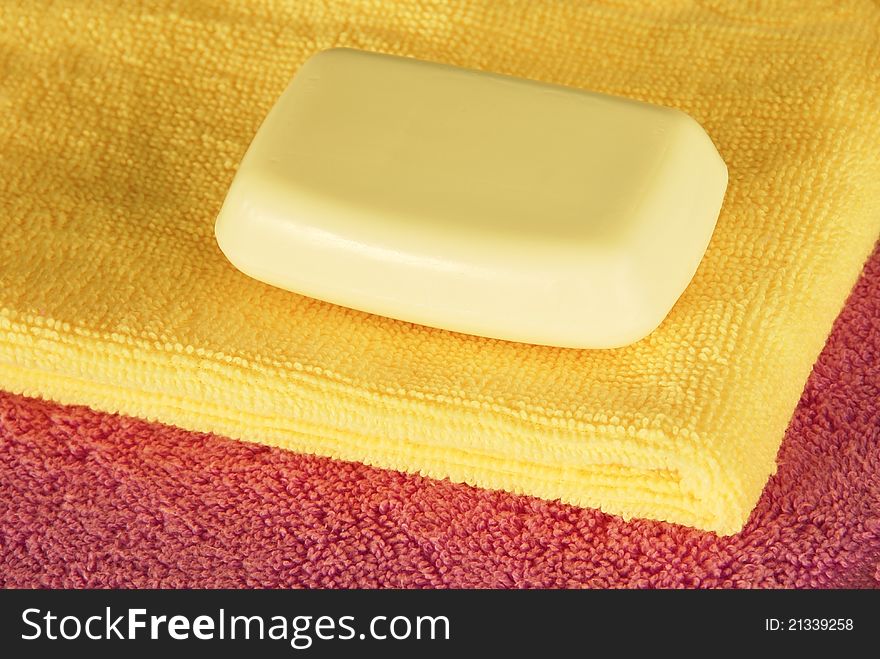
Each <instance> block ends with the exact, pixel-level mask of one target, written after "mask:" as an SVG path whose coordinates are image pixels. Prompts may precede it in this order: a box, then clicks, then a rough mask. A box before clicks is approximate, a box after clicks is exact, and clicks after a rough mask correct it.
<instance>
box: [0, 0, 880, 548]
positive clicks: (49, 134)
mask: <svg viewBox="0 0 880 659" xmlns="http://www.w3.org/2000/svg"><path fill="white" fill-rule="evenodd" d="M340 45H345V46H352V47H356V48H363V49H372V50H378V51H384V52H389V53H397V54H403V55H412V56H416V57H419V58H422V59H431V60H439V61H443V62H448V63H452V64H457V65H462V66H467V67H474V68H480V69H486V70H490V71H497V72H501V73H507V74H513V75H518V76H523V77H527V78H535V79H540V80H546V81H551V82H555V83H561V84H565V85H571V86H575V87H581V88H585V89H591V90H598V91H602V92H609V93H612V94H619V95H625V96H631V97H634V98H639V99H643V100H646V101H650V102H654V103H661V104H665V105H670V106H675V107H679V108H682V109H684V110H686V111H687V112H689V113H691V114H692V115H693V116H695V117H696V118H697V119H698V120H699V121H700V122H701V123H702V124H703V125H704V126H705V127H706V129H707V130H708V132H709V134H710V135H711V136H712V137H713V139H714V140H715V142H716V144H717V146H718V148H719V150H720V152H721V154H722V156H723V157H724V159H725V160H726V162H727V164H728V167H729V169H730V187H729V190H728V193H727V199H726V203H725V206H724V209H723V211H722V214H721V217H720V219H719V221H718V228H717V231H716V233H715V236H714V238H713V240H712V243H711V245H710V247H709V250H708V253H707V255H706V258H705V260H704V262H703V264H702V265H701V267H700V269H699V272H698V274H697V276H696V278H695V280H694V282H693V283H692V285H691V286H690V287H689V288H688V290H687V291H686V293H685V294H684V296H683V297H682V298H681V300H680V301H679V303H678V304H677V305H676V306H675V308H674V309H673V311H672V313H671V315H670V316H669V317H668V318H667V319H666V321H665V322H664V323H663V324H662V326H661V327H660V328H659V329H658V330H657V331H656V332H655V333H653V334H652V335H651V336H650V337H648V338H647V339H645V340H643V341H641V342H639V343H637V344H635V345H633V346H630V347H627V348H624V349H620V350H614V351H578V350H564V349H554V348H547V347H535V346H527V345H518V344H514V343H505V342H499V341H492V340H488V339H479V338H474V337H469V336H463V335H458V334H453V333H449V332H444V331H439V330H432V329H427V328H424V327H419V326H414V325H410V324H407V323H403V322H398V321H393V320H389V319H385V318H380V317H376V316H370V315H367V314H364V313H359V312H355V311H351V310H347V309H343V308H340V307H335V306H332V305H329V304H325V303H322V302H317V301H315V300H311V299H308V298H304V297H300V296H297V295H294V294H291V293H287V292H284V291H281V290H277V289H274V288H271V287H269V286H266V285H263V284H260V283H258V282H256V281H254V280H252V279H249V278H248V277H246V276H244V275H243V274H241V273H239V272H237V271H236V270H235V269H234V268H233V267H232V266H231V265H230V264H229V263H228V262H227V261H226V259H225V258H223V256H222V255H221V253H220V252H219V250H218V249H217V247H216V245H215V242H214V238H213V234H212V230H213V222H214V218H215V216H216V214H217V211H218V209H219V208H220V204H221V202H222V201H223V198H224V195H225V193H226V190H227V187H228V185H229V183H230V181H231V179H232V175H233V173H234V170H235V167H236V164H237V163H238V161H239V159H240V157H241V156H242V154H243V153H244V151H245V149H246V148H247V146H248V143H249V141H250V139H251V138H252V136H253V135H254V133H255V131H256V129H257V127H258V126H259V124H260V122H261V120H262V118H263V117H264V116H265V114H266V112H267V111H268V109H269V108H270V106H271V105H272V104H273V103H274V101H275V99H276V98H277V96H278V95H279V94H280V92H281V91H282V90H283V89H284V87H285V86H286V85H287V83H288V81H289V80H290V78H291V76H292V75H293V74H294V72H295V71H296V69H297V66H298V65H299V64H300V63H302V62H303V61H304V60H305V59H306V58H307V57H308V56H309V55H311V54H312V53H314V52H316V51H318V50H321V49H324V48H329V47H331V46H340ZM878 76H880V9H878V6H877V5H876V4H873V3H872V2H868V1H862V2H858V1H852V2H816V1H815V0H804V1H803V2H795V1H788V2H768V3H758V2H749V3H744V4H743V5H741V6H740V5H735V4H729V3H724V2H719V1H715V0H712V1H704V2H699V3H691V2H682V1H678V0H676V1H665V0H658V1H657V2H637V3H629V2H621V1H614V2H610V1H609V2H589V3H586V2H574V1H567V2H555V1H551V0H544V1H541V2H534V1H528V0H522V1H517V2H494V1H490V0H486V1H482V2H427V1H419V2H392V1H390V0H387V1H386V0H374V1H372V2H324V1H318V0H307V1H296V0H290V1H287V2H268V1H259V2H258V1H250V0H247V1H246V0H241V1H239V2H219V1H201V2H193V1H192V0H182V1H180V2H172V1H166V2H144V3H139V4H136V3H116V2H104V3H101V2H91V3H82V2H77V1H75V0H71V1H69V2H53V3H51V4H49V3H47V4H43V3H38V2H33V1H27V2H22V3H20V4H16V3H14V2H13V3H9V2H4V3H3V4H2V5H0V110H2V111H0V309H2V313H0V387H3V388H6V389H10V390H12V391H15V392H23V393H26V394H31V395H41V396H45V397H49V398H53V399H56V400H59V401H61V402H65V403H84V404H87V405H91V406H93V407H95V408H98V409H101V410H107V411H120V412H124V413H127V414H132V415H137V416H141V417H146V418H149V419H158V420H160V421H164V422H167V423H172V424H177V425H179V426H183V427H185V428H191V429H199V430H210V431H214V432H217V433H220V434H223V435H227V436H230V437H236V438H242V439H246V440H253V441H259V442H265V443H268V444H275V445H279V446H283V447H287V448H290V449H293V450H296V451H305V452H309V453H317V454H321V455H328V456H334V457H337V458H342V459H347V460H360V461H364V462H367V463H370V464H373V465H379V466H382V467H387V468H394V469H402V470H406V471H411V472H421V473H423V474H427V475H429V476H433V477H438V478H442V477H449V478H451V479H453V480H456V481H464V482H467V483H472V484H474V485H478V486H481V487H487V488H502V489H505V490H510V491H514V492H522V493H528V494H532V495H537V496H540V497H546V498H560V499H562V500H563V501H567V502H571V503H575V504H578V505H583V506H595V507H599V508H601V509H602V510H605V511H608V512H610V513H617V514H621V515H624V516H626V517H630V516H638V517H649V518H655V519H662V520H669V521H672V522H679V523H682V524H687V525H692V526H697V527H701V528H704V529H712V530H715V531H718V532H721V533H732V532H735V531H737V530H738V529H740V528H741V526H742V524H743V523H744V521H745V520H746V518H747V517H748V515H749V513H750V511H751V509H752V507H753V506H754V504H755V502H756V500H757V498H758V496H759V494H760V492H761V489H762V487H763V486H764V484H765V482H766V481H767V478H768V476H769V475H770V474H771V473H772V472H773V470H774V464H775V461H774V458H775V455H776V451H777V449H778V447H779V444H780V441H781V439H782V436H783V433H784V430H785V427H786V424H787V422H788V419H789V416H790V414H791V412H792V410H793V408H794V406H795V404H796V401H797V399H798V397H799V395H800V393H801V390H802V387H803V384H804V382H805V380H806V378H807V375H808V374H809V371H810V367H811V365H812V363H813V361H814V359H815V357H816V356H817V354H818V352H819V351H820V349H821V347H822V344H823V342H824V340H825V338H826V336H827V333H828V331H829V329H830V327H831V323H832V321H833V319H834V317H835V315H836V314H837V313H838V311H839V310H840V308H841V305H842V303H843V302H844V299H845V297H846V295H847V293H848V291H849V290H850V287H851V286H852V284H853V282H854V281H855V279H856V277H857V275H858V273H859V270H860V266H861V265H862V263H863V261H864V259H865V258H866V257H867V255H868V252H869V250H870V249H871V247H872V244H873V243H874V241H875V239H876V238H877V235H878V229H880V207H878V202H880V77H878ZM498 110H499V112H503V111H504V108H499V109H498ZM145 441H147V439H146V438H145Z"/></svg>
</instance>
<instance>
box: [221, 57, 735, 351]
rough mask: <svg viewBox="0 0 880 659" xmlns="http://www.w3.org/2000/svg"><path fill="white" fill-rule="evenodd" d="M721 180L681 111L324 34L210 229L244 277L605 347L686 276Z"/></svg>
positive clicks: (493, 331) (716, 161)
mask: <svg viewBox="0 0 880 659" xmlns="http://www.w3.org/2000/svg"><path fill="white" fill-rule="evenodd" d="M726 186H727V168H726V167H725V165H724V163H723V162H722V160H721V158H720V157H719V155H718V152H717V151H716V149H715V147H714V145H713V144H712V141H711V140H710V139H709V137H708V136H707V135H706V133H705V131H704V130H703V129H702V128H701V127H700V125H699V124H698V123H697V122H696V121H694V120H693V119H692V118H691V117H689V116H688V115H686V114H684V113H683V112H680V111H678V110H674V109H670V108H665V107H660V106H655V105H649V104H646V103H641V102H638V101H633V100H628V99H623V98H616V97H612V96H606V95H603V94H596V93H591V92H585V91H580V90H576V89H570V88H566V87H561V86H557V85H549V84H544V83H539V82H533V81H528V80H520V79H516V78H510V77H505V76H500V75H494V74H488V73H482V72H477V71H471V70H466V69H459V68H456V67H451V66H446V65H442V64H434V63H426V62H420V61H417V60H413V59H406V58H401V57H394V56H388V55H378V54H373V53H366V52H361V51H356V50H349V49H334V50H328V51H325V52H322V53H319V54H318V55H315V56H313V57H312V58H311V59H309V60H308V61H307V62H306V63H305V64H304V65H303V66H302V67H301V68H300V70H299V71H298V72H297V74H296V76H295V77H294V79H293V81H292V82H291V84H290V86H289V87H288V88H287V90H286V91H285V92H284V94H283V95H282V96H281V98H280V99H279V101H278V102H277V104H276V105H275V107H274V108H273V109H272V110H271V112H270V113H269V116H268V117H267V118H266V120H265V122H264V123H263V125H262V127H261V128H260V130H259V132H258V133H257V135H256V137H255V138H254V141H253V143H252V144H251V146H250V149H249V150H248V152H247V154H246V155H245V157H244V159H243V160H242V162H241V165H240V167H239V169H238V172H237V174H236V176H235V179H234V181H233V183H232V186H231V188H230V190H229V194H228V196H227V198H226V201H225V203H224V205H223V207H222V210H221V212H220V215H219V217H218V218H217V224H216V236H217V240H218V243H219V245H220V247H221V249H222V251H223V252H224V253H225V254H226V256H227V257H228V258H229V260H230V261H231V262H232V263H233V264H234V265H235V266H236V267H238V268H239V269H240V270H242V271H243V272H245V273H247V274H248V275H250V276H252V277H255V278H256V279H259V280H261V281H264V282H267V283H269V284H273V285H275V286H280V287H283V288H286V289H289V290H291V291H295V292H297V293H301V294H304V295H308V296H312V297H315V298H319V299H321V300H326V301H328V302H333V303H336V304H340V305H345V306H348V307H352V308H355V309H360V310H362V311H367V312H371V313H375V314H382V315H385V316H390V317H392V318H398V319H401V320H405V321H410V322H413V323H420V324H424V325H429V326H433V327H439V328H443V329H448V330H454V331H457V332H465V333H469V334H477V335H481V336H487V337H493V338H498V339H507V340H512V341H523V342H527V343H537V344H547V345H554V346H564V347H573V348H610V347H617V346H623V345H626V344H628V343H631V342H634V341H637V340H639V339H641V338H642V337H644V336H646V335H647V334H648V333H650V332H651V331H652V330H653V329H654V328H656V327H657V325H658V324H659V323H660V322H661V321H662V320H663V318H664V317H665V316H666V315H667V313H668V312H669V310H670V309H671V308H672V306H673V304H674V303H675V301H676V300H677V299H678V297H679V296H680V295H681V293H682V292H683V291H684V290H685V287H686V286H687V285H688V283H689V282H690V280H691V278H692V277H693V275H694V272H695V271H696V269H697V266H698V264H699V262H700V259H701V258H702V256H703V253H704V252H705V250H706V246H707V244H708V242H709V239H710V237H711V235H712V231H713V229H714V226H715V222H716V219H717V217H718V213H719V209H720V207H721V202H722V199H723V196H724V191H725V188H726Z"/></svg>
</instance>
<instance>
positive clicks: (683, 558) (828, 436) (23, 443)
mask: <svg viewBox="0 0 880 659" xmlns="http://www.w3.org/2000/svg"><path fill="white" fill-rule="evenodd" d="M878 399H880V250H878V251H877V252H875V255H874V258H873V260H872V261H871V262H870V263H869V265H868V267H867V269H866V271H865V276H864V278H863V279H862V281H861V283H860V284H859V285H858V286H857V288H856V290H855V292H854V293H853V295H852V297H851V298H850V301H849V303H848V305H847V307H846V309H845V310H844V312H843V313H842V314H841V317H840V319H839V320H838V323H837V326H836V328H835V330H834V332H833V333H832V335H831V338H830V339H829V341H828V344H827V346H826V348H825V351H824V352H823V353H822V356H821V357H820V358H819V361H818V363H817V364H816V367H815V368H814V370H813V374H812V376H811V377H810V380H809V383H808V384H807V387H806V390H805V392H804V395H803V397H802V398H801V402H800V405H799V407H798V409H797V411H796V413H795V415H794V419H793V420H792V423H791V425H790V426H789V430H788V434H787V435H786V439H785V441H784V443H783V445H782V449H781V450H780V453H779V464H780V466H779V471H778V473H777V474H776V476H775V477H773V478H772V479H771V480H770V482H769V484H768V485H767V487H766V488H765V490H764V494H763V495H762V497H761V500H760V501H759V503H758V506H757V508H756V510H755V511H754V513H753V514H752V517H751V519H750V520H749V522H748V524H747V525H746V527H745V529H744V530H743V531H742V532H741V533H739V534H738V535H734V536H728V537H718V536H717V535H715V534H714V533H709V532H701V531H696V530H694V529H687V528H684V527H681V526H676V525H672V524H665V523H662V522H650V521H645V520H637V521H631V522H628V523H627V522H624V521H623V520H621V519H620V518H619V517H612V516H609V515H605V514H603V513H600V512H598V511H596V510H583V509H579V508H575V507H572V506H566V505H563V504H560V503H551V502H547V501H541V500H539V499H535V498H531V497H525V496H516V495H511V494H506V493H502V492H487V491H485V490H479V489H476V488H472V487H469V486H466V485H457V484H453V483H450V482H448V481H434V480H431V479H427V478H422V477H420V476H412V475H405V474H402V473H399V472H392V471H385V470H380V469H375V468H372V467H367V466H365V465H362V464H356V463H347V462H342V461H337V460H328V459H326V458H317V457H313V456H304V455H298V454H295V453H291V452H289V451H283V450H279V449H274V448H268V447H261V446H255V445H253V444H245V443H242V442H232V441H229V440H226V439H222V438H218V437H214V436H212V435H205V434H200V433H194V432H186V431H183V430H180V429H176V428H171V427H168V426H161V425H158V424H150V423H147V422H144V421H138V420H135V419H131V418H127V417H121V416H116V415H110V414H103V413H97V412H92V411H90V410H88V409H87V408H84V407H62V406H59V405H56V404H50V403H45V402H43V401H40V400H37V399H32V398H22V397H19V396H14V395H10V394H0V586H5V587H37V586H68V587H82V586H92V587H135V586H137V587H146V586H154V587H163V586H164V587H185V586H189V587H210V586H215V587H298V586H305V587H357V586H360V587H426V586H433V587H495V588H509V587H556V586H566V587H697V586H699V587H704V588H709V587H813V588H816V587H821V588H829V587H868V588H877V587H880V406H878V405H877V400H878Z"/></svg>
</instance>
